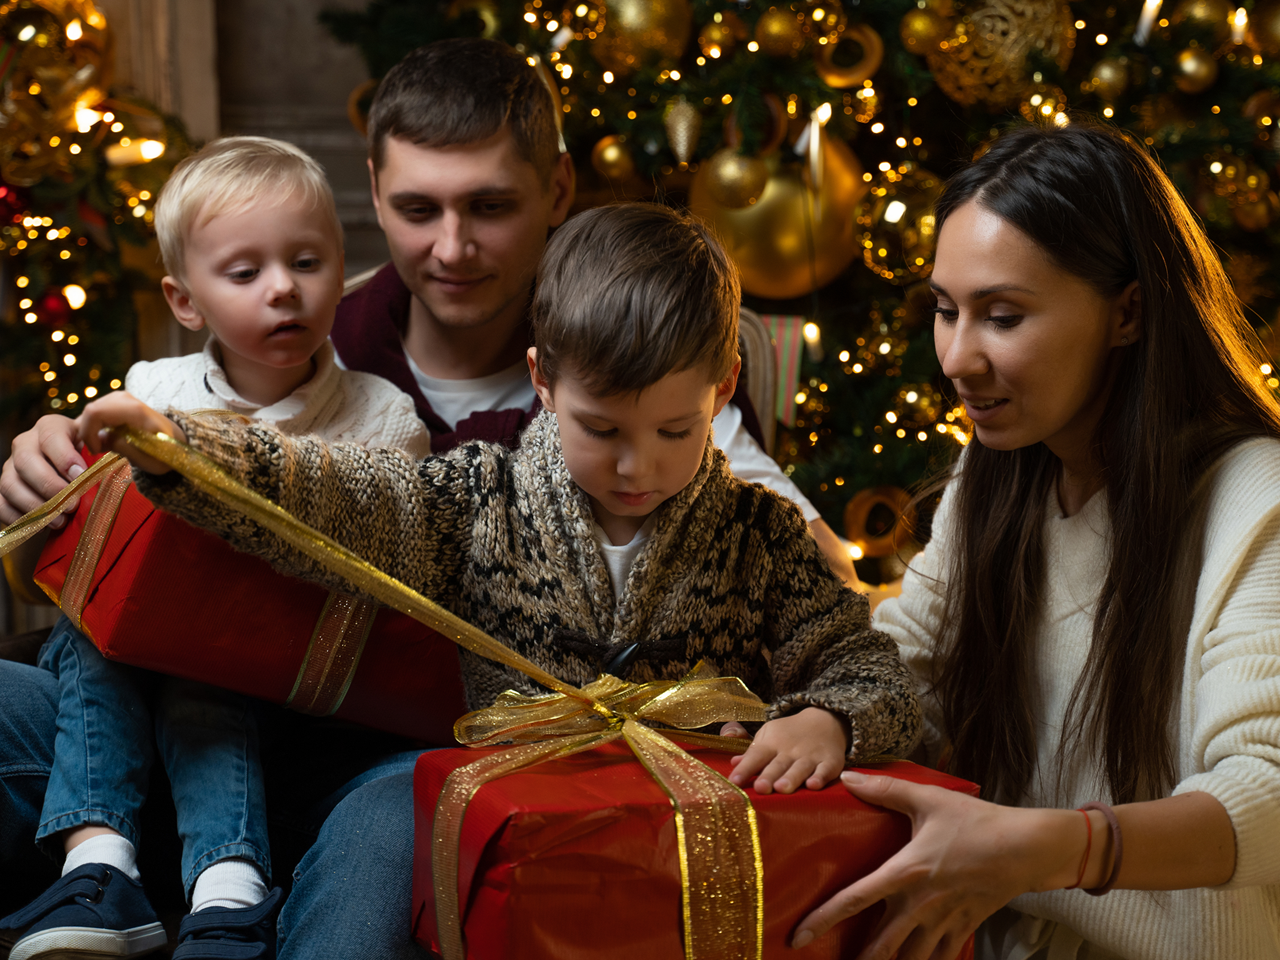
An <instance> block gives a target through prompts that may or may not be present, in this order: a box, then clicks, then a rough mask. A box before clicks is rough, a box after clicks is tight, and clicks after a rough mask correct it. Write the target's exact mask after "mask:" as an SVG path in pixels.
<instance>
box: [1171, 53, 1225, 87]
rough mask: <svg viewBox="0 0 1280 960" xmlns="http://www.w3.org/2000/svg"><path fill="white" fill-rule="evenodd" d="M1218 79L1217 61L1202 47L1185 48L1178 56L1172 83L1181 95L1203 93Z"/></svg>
mask: <svg viewBox="0 0 1280 960" xmlns="http://www.w3.org/2000/svg"><path fill="white" fill-rule="evenodd" d="M1217 79H1218V61H1217V60H1215V59H1214V58H1213V54H1211V53H1210V52H1209V51H1208V50H1205V49H1204V48H1203V47H1187V49H1185V50H1183V51H1182V52H1181V53H1179V54H1178V69H1177V71H1176V72H1175V73H1174V75H1173V82H1174V84H1175V85H1176V86H1177V88H1178V89H1179V90H1181V91H1182V92H1183V93H1204V91H1206V90H1208V89H1209V88H1210V87H1212V86H1213V84H1214V82H1215V81H1217Z"/></svg>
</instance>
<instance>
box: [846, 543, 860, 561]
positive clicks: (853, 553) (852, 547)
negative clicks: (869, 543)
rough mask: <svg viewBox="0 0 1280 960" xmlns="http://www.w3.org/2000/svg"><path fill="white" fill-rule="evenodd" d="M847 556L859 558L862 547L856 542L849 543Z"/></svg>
mask: <svg viewBox="0 0 1280 960" xmlns="http://www.w3.org/2000/svg"><path fill="white" fill-rule="evenodd" d="M849 556H850V558H851V559H854V560H861V559H862V556H863V554H862V548H861V547H860V546H858V545H857V544H856V543H851V544H849Z"/></svg>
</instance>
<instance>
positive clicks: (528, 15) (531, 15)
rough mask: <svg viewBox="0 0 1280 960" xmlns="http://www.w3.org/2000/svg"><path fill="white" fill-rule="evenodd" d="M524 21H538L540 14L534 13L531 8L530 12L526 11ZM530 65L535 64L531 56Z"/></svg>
mask: <svg viewBox="0 0 1280 960" xmlns="http://www.w3.org/2000/svg"><path fill="white" fill-rule="evenodd" d="M524 22H525V23H537V22H538V15H537V14H536V13H534V12H533V11H532V10H530V11H529V12H528V13H526V14H525V15H524ZM529 66H533V57H530V58H529Z"/></svg>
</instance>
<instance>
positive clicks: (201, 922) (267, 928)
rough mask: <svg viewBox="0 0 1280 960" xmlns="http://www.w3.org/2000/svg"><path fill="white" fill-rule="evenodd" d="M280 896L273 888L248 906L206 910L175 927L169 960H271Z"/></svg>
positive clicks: (273, 958)
mask: <svg viewBox="0 0 1280 960" xmlns="http://www.w3.org/2000/svg"><path fill="white" fill-rule="evenodd" d="M283 897H284V894H283V893H282V892H281V890H280V888H279V887H276V888H275V889H274V890H272V891H271V892H270V893H269V894H267V899H265V900H263V901H262V902H261V903H259V904H257V905H256V906H252V907H236V908H232V907H209V908H207V909H205V910H201V911H200V912H198V913H189V914H187V915H186V916H185V917H183V918H182V923H181V924H180V925H179V926H178V946H177V947H176V948H175V949H174V951H173V960H275V955H276V913H277V912H278V911H279V909H280V901H281V900H282V899H283Z"/></svg>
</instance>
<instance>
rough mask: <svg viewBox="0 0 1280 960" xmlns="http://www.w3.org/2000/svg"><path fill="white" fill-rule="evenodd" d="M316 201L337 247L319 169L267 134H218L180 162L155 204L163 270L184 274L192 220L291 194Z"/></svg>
mask: <svg viewBox="0 0 1280 960" xmlns="http://www.w3.org/2000/svg"><path fill="white" fill-rule="evenodd" d="M299 195H300V196H301V197H302V199H303V200H304V201H306V202H308V203H311V204H315V205H317V206H319V207H320V209H321V210H322V211H323V212H324V213H325V215H326V216H327V217H328V219H329V220H330V222H331V223H332V225H333V231H334V236H335V237H337V240H338V245H339V246H341V245H342V225H341V223H339V221H338V210H337V207H336V206H335V205H334V202H333V191H332V190H331V189H330V187H329V181H328V180H327V179H326V178H325V175H324V168H322V167H321V166H320V164H318V163H317V162H316V161H315V160H314V159H312V158H311V157H309V156H308V155H307V154H305V153H303V152H302V151H301V150H299V149H298V148H297V147H295V146H294V145H293V144H291V143H285V142H284V141H282V140H272V139H270V138H269V137H223V138H222V139H220V140H213V141H211V142H210V143H207V144H205V146H204V147H202V148H201V150H200V151H199V152H198V153H196V154H194V155H193V156H190V157H187V158H186V159H185V160H183V161H182V162H181V163H179V164H178V165H177V166H176V167H175V168H174V171H173V174H172V176H170V177H169V181H168V182H167V183H166V184H165V185H164V189H163V190H162V191H161V193H160V199H159V200H158V201H157V202H156V208H155V212H156V235H157V237H158V239H159V241H160V256H161V257H162V258H163V259H164V268H165V271H166V272H167V273H168V274H169V275H170V276H173V277H176V278H177V279H178V280H183V279H184V278H185V276H186V271H185V270H184V266H185V264H184V261H183V256H184V254H185V246H186V240H187V237H188V235H189V234H190V232H191V229H192V228H193V227H194V226H196V223H197V219H199V220H200V221H204V222H207V221H209V220H210V219H212V218H213V217H215V216H217V215H218V214H220V213H229V212H239V211H241V210H244V209H246V208H248V207H250V206H253V205H255V204H262V205H264V206H273V205H275V204H277V203H281V202H283V201H284V200H287V199H290V198H292V197H295V196H299Z"/></svg>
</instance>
